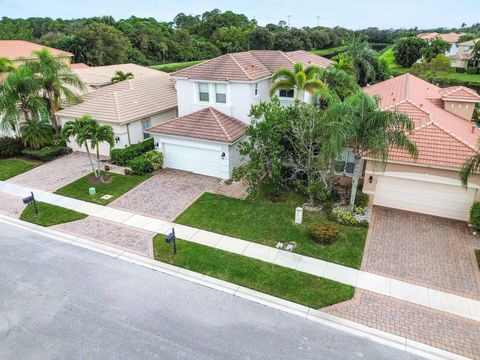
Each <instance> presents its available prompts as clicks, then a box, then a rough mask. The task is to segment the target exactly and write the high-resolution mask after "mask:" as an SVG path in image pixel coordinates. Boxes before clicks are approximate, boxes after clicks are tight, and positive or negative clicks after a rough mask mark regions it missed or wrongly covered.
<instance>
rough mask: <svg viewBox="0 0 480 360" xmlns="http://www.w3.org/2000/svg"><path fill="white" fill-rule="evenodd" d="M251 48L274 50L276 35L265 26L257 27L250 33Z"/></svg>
mask: <svg viewBox="0 0 480 360" xmlns="http://www.w3.org/2000/svg"><path fill="white" fill-rule="evenodd" d="M249 42H250V49H252V50H272V49H273V44H274V42H275V36H274V35H273V34H272V33H271V32H270V31H268V30H267V29H265V28H262V27H257V28H255V29H254V30H253V31H252V32H251V33H250V35H249Z"/></svg>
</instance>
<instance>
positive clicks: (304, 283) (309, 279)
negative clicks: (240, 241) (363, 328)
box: [153, 235, 354, 309]
mask: <svg viewBox="0 0 480 360" xmlns="http://www.w3.org/2000/svg"><path fill="white" fill-rule="evenodd" d="M164 239H165V236H164V235H157V236H156V237H155V238H154V240H153V244H154V253H155V259H156V260H159V261H162V262H166V263H169V264H172V265H176V266H179V267H182V268H185V269H188V270H191V271H195V272H199V273H202V274H206V275H209V276H212V277H215V278H218V279H222V280H225V281H229V282H232V283H234V284H237V285H241V286H244V287H247V288H250V289H253V290H258V291H261V292H263V293H267V294H270V295H273V296H277V297H280V298H282V299H285V300H289V301H293V302H295V303H298V304H302V305H305V306H309V307H312V308H315V309H319V308H321V307H324V306H328V305H331V304H336V303H339V302H341V301H345V300H349V299H351V298H352V297H353V291H354V289H353V287H351V286H348V285H344V284H340V283H338V282H335V281H332V280H328V279H324V278H320V277H317V276H314V275H310V274H306V273H302V272H300V271H296V270H292V269H288V268H284V267H281V266H277V265H273V264H269V263H266V262H263V261H260V260H256V259H251V258H248V257H245V256H242V255H236V254H232V253H229V252H226V251H223V250H219V249H214V248H211V247H208V246H204V245H200V244H195V243H192V242H189V241H184V240H179V239H177V255H173V249H172V245H167V244H165V240H164Z"/></svg>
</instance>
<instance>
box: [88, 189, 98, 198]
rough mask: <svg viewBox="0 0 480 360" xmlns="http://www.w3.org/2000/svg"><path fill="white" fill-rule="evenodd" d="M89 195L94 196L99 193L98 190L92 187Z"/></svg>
mask: <svg viewBox="0 0 480 360" xmlns="http://www.w3.org/2000/svg"><path fill="white" fill-rule="evenodd" d="M88 193H89V194H90V195H91V196H93V195H95V194H96V193H97V190H96V189H95V188H94V187H91V188H89V189H88Z"/></svg>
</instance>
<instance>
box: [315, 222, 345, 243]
mask: <svg viewBox="0 0 480 360" xmlns="http://www.w3.org/2000/svg"><path fill="white" fill-rule="evenodd" d="M339 237H340V229H339V228H338V226H337V225H335V224H326V225H324V226H317V227H313V228H311V229H310V238H311V239H312V240H313V241H315V242H316V243H319V244H324V245H328V244H333V243H334V242H335V241H337V240H338V238H339Z"/></svg>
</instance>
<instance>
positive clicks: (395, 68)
mask: <svg viewBox="0 0 480 360" xmlns="http://www.w3.org/2000/svg"><path fill="white" fill-rule="evenodd" d="M379 58H380V59H383V60H385V61H386V62H387V64H388V68H389V69H390V71H391V72H392V75H393V76H397V75H401V74H405V73H406V72H407V71H408V68H404V67H401V66H399V65H397V64H396V63H395V56H394V55H393V48H392V47H390V48H388V49H386V50H385V51H383V52H382V54H381V55H380V56H379Z"/></svg>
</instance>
